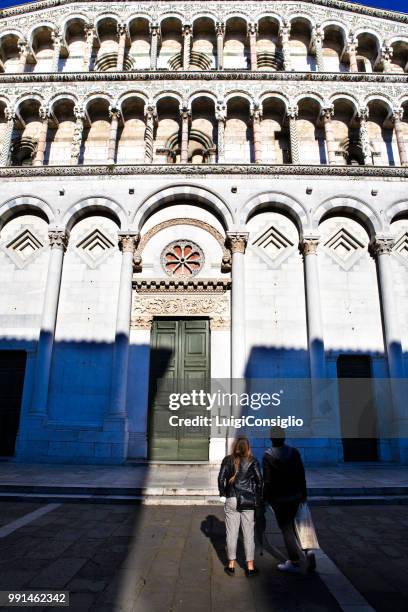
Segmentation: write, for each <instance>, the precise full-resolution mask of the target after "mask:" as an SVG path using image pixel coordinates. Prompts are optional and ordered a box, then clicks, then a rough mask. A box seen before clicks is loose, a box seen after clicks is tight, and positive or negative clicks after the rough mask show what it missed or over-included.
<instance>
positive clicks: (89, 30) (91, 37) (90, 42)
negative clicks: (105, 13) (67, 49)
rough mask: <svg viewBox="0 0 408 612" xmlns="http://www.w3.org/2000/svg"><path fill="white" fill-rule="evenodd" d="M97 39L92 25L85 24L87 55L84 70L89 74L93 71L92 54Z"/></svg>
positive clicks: (85, 55)
mask: <svg viewBox="0 0 408 612" xmlns="http://www.w3.org/2000/svg"><path fill="white" fill-rule="evenodd" d="M95 37H96V31H95V28H94V26H93V24H92V23H86V24H85V54H84V66H83V70H84V71H85V72H88V71H89V70H90V69H91V61H92V52H93V47H94V41H95Z"/></svg>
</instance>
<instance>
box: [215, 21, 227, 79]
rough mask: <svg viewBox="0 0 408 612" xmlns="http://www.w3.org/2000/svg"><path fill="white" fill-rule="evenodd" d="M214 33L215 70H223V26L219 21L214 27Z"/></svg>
mask: <svg viewBox="0 0 408 612" xmlns="http://www.w3.org/2000/svg"><path fill="white" fill-rule="evenodd" d="M215 33H216V36H217V70H222V69H223V68H224V35H225V24H223V23H222V22H221V21H219V22H218V23H217V24H216V26H215Z"/></svg>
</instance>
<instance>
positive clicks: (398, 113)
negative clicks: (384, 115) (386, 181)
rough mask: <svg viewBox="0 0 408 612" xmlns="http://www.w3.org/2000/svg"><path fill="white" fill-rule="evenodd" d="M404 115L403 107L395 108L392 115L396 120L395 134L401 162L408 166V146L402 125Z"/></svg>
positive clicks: (402, 164)
mask: <svg viewBox="0 0 408 612" xmlns="http://www.w3.org/2000/svg"><path fill="white" fill-rule="evenodd" d="M403 116H404V109H403V108H397V109H394V110H393V113H392V117H393V121H394V129H395V136H396V139H397V146H398V153H399V157H400V164H401V166H408V155H407V146H406V143H405V138H404V132H403V129H402V125H401V122H402V118H403Z"/></svg>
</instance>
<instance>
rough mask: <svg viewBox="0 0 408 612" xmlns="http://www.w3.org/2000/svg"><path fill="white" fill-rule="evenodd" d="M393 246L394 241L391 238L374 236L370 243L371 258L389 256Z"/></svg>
mask: <svg viewBox="0 0 408 612" xmlns="http://www.w3.org/2000/svg"><path fill="white" fill-rule="evenodd" d="M394 244H395V240H394V239H393V238H391V236H375V237H374V238H373V239H372V240H371V242H370V245H369V250H370V253H371V255H372V256H373V257H378V256H379V255H390V253H391V252H392V249H393V246H394Z"/></svg>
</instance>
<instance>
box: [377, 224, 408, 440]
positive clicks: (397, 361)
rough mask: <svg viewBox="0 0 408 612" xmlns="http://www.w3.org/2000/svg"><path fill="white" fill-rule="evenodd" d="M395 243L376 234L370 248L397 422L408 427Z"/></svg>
mask: <svg viewBox="0 0 408 612" xmlns="http://www.w3.org/2000/svg"><path fill="white" fill-rule="evenodd" d="M393 246H394V240H393V239H392V238H391V236H386V235H384V236H381V235H380V236H375V237H374V238H373V240H372V241H371V243H370V251H371V253H372V255H373V256H374V257H375V258H376V262H377V275H378V288H379V293H380V300H381V310H382V324H383V334H384V345H385V350H386V353H387V360H388V371H389V375H390V378H391V392H392V395H393V408H394V414H393V417H394V425H397V426H401V425H402V423H401V422H402V421H405V430H406V428H407V418H408V415H407V408H406V397H404V394H403V390H402V386H401V387H400V385H399V383H398V379H401V378H404V360H403V353H402V343H401V331H400V325H399V320H398V310H397V305H396V303H395V295H394V285H395V283H394V279H393V273H392V261H391V253H392V248H393ZM407 435H408V432H407Z"/></svg>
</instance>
